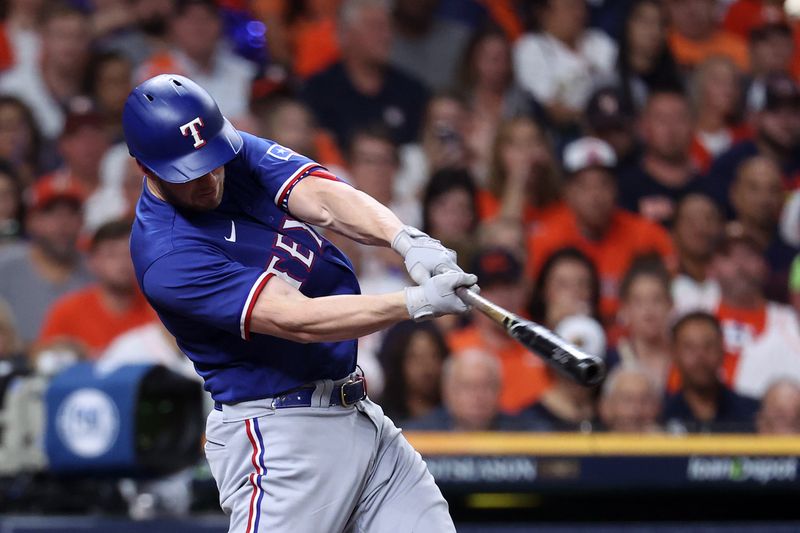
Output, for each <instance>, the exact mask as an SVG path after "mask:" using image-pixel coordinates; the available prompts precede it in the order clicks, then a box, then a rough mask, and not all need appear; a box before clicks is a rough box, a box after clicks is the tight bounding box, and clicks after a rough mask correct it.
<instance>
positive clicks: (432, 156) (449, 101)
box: [395, 93, 471, 199]
mask: <svg viewBox="0 0 800 533" xmlns="http://www.w3.org/2000/svg"><path fill="white" fill-rule="evenodd" d="M467 133H468V130H467V111H466V108H465V107H464V103H463V102H462V101H461V99H460V98H459V97H458V96H457V95H455V94H451V93H442V94H438V95H435V96H434V97H433V98H431V99H430V101H428V105H427V107H426V109H425V116H424V120H423V124H422V131H421V132H420V135H419V142H413V143H407V144H405V145H402V146H401V147H400V171H399V173H398V175H397V180H396V183H395V187H396V191H397V193H398V194H399V195H400V196H402V197H405V198H412V199H418V198H419V197H420V195H421V192H422V190H423V189H424V188H425V180H426V179H428V177H429V176H431V175H432V174H434V173H436V172H438V171H439V170H442V169H446V168H470V166H471V165H470V164H469V162H470V159H471V154H470V153H469V151H468V150H469V147H468V146H467V143H466V139H467V137H466V136H467Z"/></svg>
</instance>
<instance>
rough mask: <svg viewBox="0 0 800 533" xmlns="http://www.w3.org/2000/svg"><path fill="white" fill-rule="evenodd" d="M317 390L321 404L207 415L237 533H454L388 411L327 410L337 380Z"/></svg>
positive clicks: (246, 405)
mask: <svg viewBox="0 0 800 533" xmlns="http://www.w3.org/2000/svg"><path fill="white" fill-rule="evenodd" d="M337 383H338V382H337ZM315 385H316V390H315V393H314V396H313V398H312V404H313V405H315V406H314V407H292V408H284V409H272V407H271V400H270V399H264V400H255V401H248V402H243V403H239V404H236V405H223V406H222V411H221V412H220V411H217V410H213V411H211V414H210V415H209V416H208V422H207V426H206V445H205V452H206V458H207V459H208V464H209V466H210V467H211V473H212V475H213V476H214V479H215V480H216V482H217V488H218V489H219V494H220V504H221V506H222V510H223V511H225V513H226V514H227V515H229V516H230V519H231V520H230V528H229V530H228V531H229V533H263V532H284V531H285V532H291V533H316V532H319V533H338V532H347V533H384V532H386V533H388V532H391V533H403V532H409V533H410V532H414V533H429V532H430V533H449V532H455V526H454V525H453V521H452V519H451V518H450V515H449V513H448V509H447V502H446V501H445V499H444V498H443V497H442V494H441V492H440V491H439V488H438V487H437V486H436V484H435V482H434V480H433V477H432V476H431V474H430V473H429V472H428V469H427V467H426V465H425V462H424V461H423V460H422V457H421V456H420V455H419V453H417V451H416V450H414V449H413V448H412V447H411V445H410V444H409V443H408V441H406V439H405V437H403V435H402V434H401V432H400V430H399V429H397V427H396V426H395V425H394V424H393V423H392V421H391V420H390V419H389V418H387V417H386V416H384V414H383V411H382V410H381V408H380V407H379V406H378V405H377V404H375V403H373V402H372V401H370V400H369V399H365V400H362V401H360V402H358V403H356V404H355V406H351V407H342V406H328V405H327V404H328V403H329V398H330V394H331V391H332V390H333V387H334V382H333V381H330V380H324V381H319V382H316V383H315Z"/></svg>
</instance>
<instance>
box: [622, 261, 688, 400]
mask: <svg viewBox="0 0 800 533" xmlns="http://www.w3.org/2000/svg"><path fill="white" fill-rule="evenodd" d="M620 302H621V304H620V309H619V312H618V317H619V322H620V324H621V325H622V327H623V328H624V331H625V333H624V336H623V337H621V338H620V339H619V341H617V346H616V349H615V350H612V351H610V352H609V357H608V362H607V364H608V367H609V370H610V369H611V368H613V367H615V366H617V365H620V364H621V365H634V364H635V365H636V366H638V367H639V368H642V369H643V370H645V371H647V372H648V373H649V374H650V375H651V377H652V378H653V380H654V382H655V383H657V384H658V385H659V386H661V387H663V386H664V385H665V384H666V382H667V378H668V377H669V372H670V368H671V364H672V363H671V354H670V340H669V320H670V314H671V311H672V298H671V295H670V275H669V272H667V269H666V268H665V267H664V265H663V264H662V263H661V261H660V260H658V259H651V258H644V259H642V260H640V261H637V262H634V264H633V265H631V268H630V269H629V270H628V272H627V273H626V274H625V277H624V278H623V279H622V283H621V284H620Z"/></svg>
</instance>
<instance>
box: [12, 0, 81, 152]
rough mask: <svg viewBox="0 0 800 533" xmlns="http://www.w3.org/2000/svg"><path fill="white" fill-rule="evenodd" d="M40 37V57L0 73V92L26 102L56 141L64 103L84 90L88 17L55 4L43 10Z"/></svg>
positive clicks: (62, 116)
mask: <svg viewBox="0 0 800 533" xmlns="http://www.w3.org/2000/svg"><path fill="white" fill-rule="evenodd" d="M41 38H42V46H41V59H40V60H39V61H38V62H36V63H33V64H24V63H23V64H19V65H17V66H15V67H14V68H12V69H10V70H9V71H7V72H5V73H4V74H3V75H2V76H0V92H3V93H6V94H11V95H14V96H16V97H18V98H20V99H21V100H22V101H23V102H25V103H26V104H27V105H28V106H29V107H30V108H31V110H32V111H33V115H34V117H36V122H37V123H38V125H39V129H40V130H41V132H42V134H43V135H44V136H45V137H46V138H47V139H50V140H53V139H56V138H57V137H58V136H59V135H60V133H61V130H62V129H63V127H64V119H65V116H64V111H63V108H64V106H65V105H67V104H68V102H69V101H70V100H71V99H72V98H74V97H76V96H78V95H79V94H80V92H81V90H82V89H83V86H82V85H83V80H84V73H85V69H86V64H87V61H88V59H89V39H90V31H89V19H88V18H87V16H86V15H85V14H83V13H82V12H81V11H79V10H78V9H76V8H74V7H71V6H70V5H69V4H67V3H61V2H58V3H55V4H54V5H53V6H48V9H47V10H45V12H44V20H43V21H42V30H41Z"/></svg>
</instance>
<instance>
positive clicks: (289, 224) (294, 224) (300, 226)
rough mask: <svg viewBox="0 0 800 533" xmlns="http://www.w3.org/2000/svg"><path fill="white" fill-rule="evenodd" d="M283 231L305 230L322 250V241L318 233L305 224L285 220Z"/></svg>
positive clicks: (288, 219)
mask: <svg viewBox="0 0 800 533" xmlns="http://www.w3.org/2000/svg"><path fill="white" fill-rule="evenodd" d="M283 229H304V230H306V231H307V232H308V233H309V234H310V235H311V237H312V238H313V239H314V240H315V241H316V242H317V246H319V247H320V248H322V239H321V238H320V236H319V235H317V232H316V231H314V230H313V229H311V228H310V227H309V226H308V225H307V224H306V223H305V222H300V221H299V220H292V219H290V218H287V219H284V221H283Z"/></svg>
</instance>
